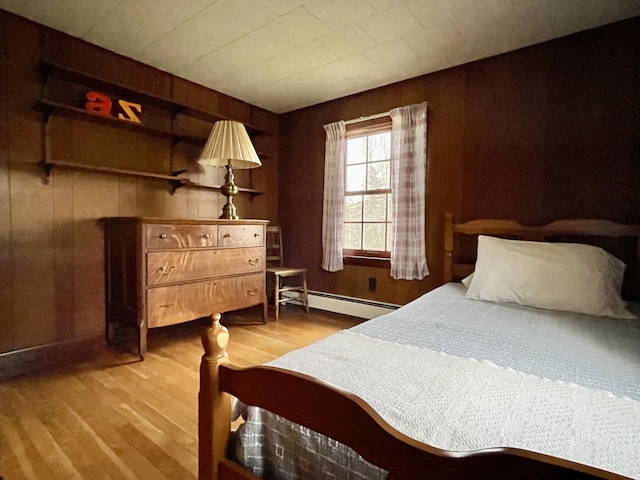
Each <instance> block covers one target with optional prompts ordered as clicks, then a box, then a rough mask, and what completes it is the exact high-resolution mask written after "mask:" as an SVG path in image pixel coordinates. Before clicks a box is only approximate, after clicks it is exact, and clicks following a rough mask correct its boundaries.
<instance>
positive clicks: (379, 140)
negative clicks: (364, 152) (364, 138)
mask: <svg viewBox="0 0 640 480" xmlns="http://www.w3.org/2000/svg"><path fill="white" fill-rule="evenodd" d="M390 144H391V132H383V133H376V134H375V135H369V161H370V162H375V161H377V160H389V158H391V149H390Z"/></svg>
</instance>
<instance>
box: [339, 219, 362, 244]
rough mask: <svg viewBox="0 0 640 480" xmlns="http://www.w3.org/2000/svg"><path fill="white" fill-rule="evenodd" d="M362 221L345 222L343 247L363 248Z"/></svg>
mask: <svg viewBox="0 0 640 480" xmlns="http://www.w3.org/2000/svg"><path fill="white" fill-rule="evenodd" d="M361 227H362V224H361V223H345V224H344V232H343V235H342V248H348V249H351V250H361V249H362V242H361V240H362V232H361Z"/></svg>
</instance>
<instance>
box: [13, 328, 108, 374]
mask: <svg viewBox="0 0 640 480" xmlns="http://www.w3.org/2000/svg"><path fill="white" fill-rule="evenodd" d="M105 343H106V341H105V338H104V335H87V336H84V337H79V338H74V339H71V340H64V341H61V342H56V343H49V344H46V345H38V346H36V347H29V348H23V349H20V350H14V351H11V352H6V353H0V379H7V378H11V377H15V376H18V375H22V374H25V373H33V372H38V371H42V370H45V369H48V368H50V367H51V366H53V365H56V364H60V365H63V364H68V363H76V362H78V361H80V360H82V359H85V358H88V357H90V356H91V355H92V354H93V352H94V351H95V348H96V347H98V346H104V345H105Z"/></svg>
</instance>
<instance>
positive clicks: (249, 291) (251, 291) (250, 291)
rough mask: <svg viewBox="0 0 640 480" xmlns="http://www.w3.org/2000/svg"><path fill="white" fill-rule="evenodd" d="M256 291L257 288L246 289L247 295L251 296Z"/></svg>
mask: <svg viewBox="0 0 640 480" xmlns="http://www.w3.org/2000/svg"><path fill="white" fill-rule="evenodd" d="M257 293H258V289H257V288H254V289H253V290H247V295H249V296H250V297H253V296H254V295H255V294H257Z"/></svg>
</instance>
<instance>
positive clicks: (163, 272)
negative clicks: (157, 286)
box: [160, 265, 176, 275]
mask: <svg viewBox="0 0 640 480" xmlns="http://www.w3.org/2000/svg"><path fill="white" fill-rule="evenodd" d="M175 269H176V267H175V265H171V266H170V267H169V268H165V267H160V273H162V274H163V275H169V273H170V272H171V270H175Z"/></svg>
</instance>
